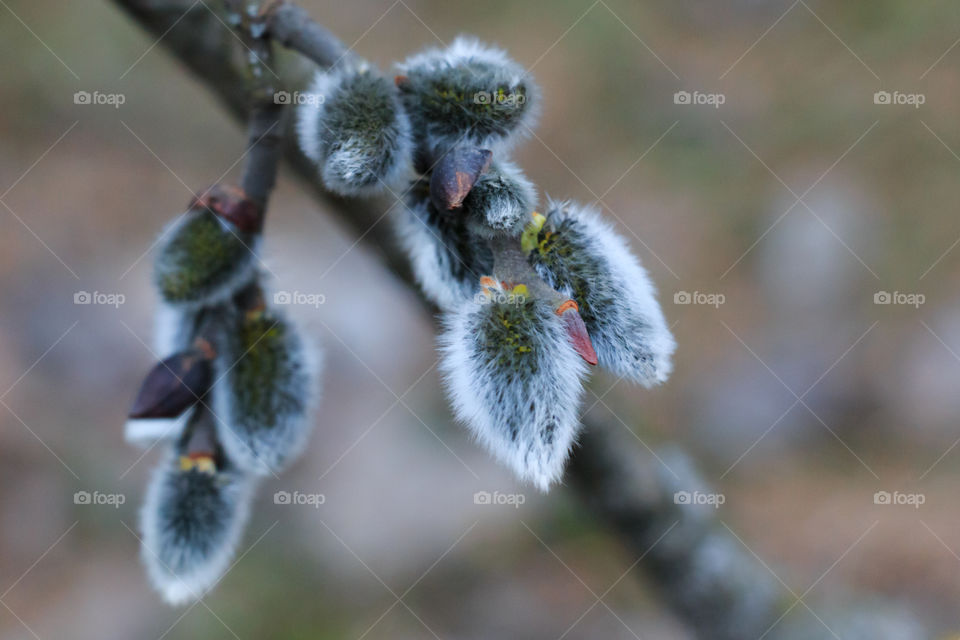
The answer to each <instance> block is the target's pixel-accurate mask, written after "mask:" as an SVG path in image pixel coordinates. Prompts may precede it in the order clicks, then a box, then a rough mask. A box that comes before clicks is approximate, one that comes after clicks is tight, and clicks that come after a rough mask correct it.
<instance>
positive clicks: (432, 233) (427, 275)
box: [392, 200, 493, 310]
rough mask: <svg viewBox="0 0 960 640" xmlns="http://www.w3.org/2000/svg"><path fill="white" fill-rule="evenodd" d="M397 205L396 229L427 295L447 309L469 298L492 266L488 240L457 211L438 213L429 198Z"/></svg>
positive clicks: (421, 287)
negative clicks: (477, 234)
mask: <svg viewBox="0 0 960 640" xmlns="http://www.w3.org/2000/svg"><path fill="white" fill-rule="evenodd" d="M397 209H398V211H397V212H396V213H395V215H394V216H392V222H393V225H394V231H395V233H396V235H397V237H398V239H399V241H400V244H401V246H402V247H403V249H404V251H405V252H406V254H407V256H408V259H409V260H410V266H411V268H412V269H413V274H414V277H415V278H416V280H417V284H419V285H420V289H421V290H422V291H423V293H424V295H425V296H426V297H427V299H428V300H430V301H431V302H433V303H434V304H435V305H437V306H438V307H440V308H441V309H444V310H447V309H455V308H457V307H458V306H459V305H461V304H462V303H463V302H465V301H466V300H469V299H470V298H471V297H472V296H473V295H474V294H475V293H476V292H477V291H478V290H479V283H480V276H481V275H483V274H484V273H488V272H489V271H490V270H491V269H492V268H493V257H492V254H491V253H490V250H489V248H488V247H487V245H486V242H485V241H483V240H482V239H481V238H477V237H473V236H471V234H469V232H468V229H467V228H466V221H465V220H463V218H462V217H457V215H458V214H453V215H450V214H445V213H438V212H437V211H436V210H435V209H434V208H433V205H431V204H430V203H429V201H426V200H411V201H410V202H408V203H405V204H403V205H398V206H397ZM441 216H443V217H441Z"/></svg>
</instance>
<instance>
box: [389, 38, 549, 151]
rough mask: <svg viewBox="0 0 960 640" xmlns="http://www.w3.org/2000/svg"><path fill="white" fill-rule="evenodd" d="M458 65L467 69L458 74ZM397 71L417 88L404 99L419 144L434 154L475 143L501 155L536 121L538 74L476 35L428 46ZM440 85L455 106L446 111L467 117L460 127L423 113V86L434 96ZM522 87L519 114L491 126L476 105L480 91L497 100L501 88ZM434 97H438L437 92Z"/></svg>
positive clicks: (459, 67) (400, 65) (510, 89)
mask: <svg viewBox="0 0 960 640" xmlns="http://www.w3.org/2000/svg"><path fill="white" fill-rule="evenodd" d="M458 70H466V71H467V73H466V74H462V73H457V71H458ZM397 73H398V74H400V75H401V76H404V77H407V78H408V79H409V80H410V81H411V85H412V87H414V88H413V89H412V90H413V94H412V95H409V96H407V97H406V98H405V104H406V105H407V108H408V112H409V113H410V116H411V120H412V121H413V124H414V130H415V135H416V136H418V140H417V142H418V144H419V145H421V147H422V148H425V149H426V150H427V151H428V152H430V153H432V154H436V153H438V152H444V151H446V150H448V149H450V148H451V147H452V146H454V145H456V144H470V145H474V146H477V147H480V148H483V149H490V150H491V151H493V153H494V157H499V156H500V155H502V154H504V153H506V152H507V151H509V149H510V148H511V147H512V146H513V144H514V143H516V142H517V141H518V140H519V139H522V138H525V137H526V136H527V135H528V134H529V132H530V130H531V129H532V127H533V126H534V124H535V123H536V120H537V116H538V111H539V105H540V100H539V89H538V88H537V85H536V83H534V81H533V78H532V77H531V76H530V75H529V74H528V73H527V71H526V69H524V68H523V67H522V66H521V65H519V64H517V63H516V62H515V61H514V60H512V59H511V58H510V57H509V56H508V55H507V54H506V52H505V51H503V50H502V49H499V48H497V47H493V46H490V45H488V44H485V43H482V42H480V41H479V40H477V39H476V38H473V37H470V36H464V35H460V36H457V37H456V38H455V39H454V40H453V42H452V43H450V46H449V47H447V48H445V49H438V48H435V47H431V48H428V49H425V50H424V51H421V52H419V53H417V54H414V55H413V56H410V57H409V58H407V59H406V60H405V61H403V62H402V63H399V64H398V65H397ZM421 83H422V84H421ZM438 86H441V87H444V88H445V89H446V91H447V93H446V95H447V96H449V97H448V98H445V99H446V100H447V101H448V102H450V103H451V104H450V107H451V108H450V109H449V110H448V111H446V113H452V114H455V115H457V116H459V117H463V118H466V119H465V120H462V121H458V122H459V126H450V125H451V123H450V122H441V121H438V120H437V119H435V118H432V117H430V115H429V114H426V113H424V112H423V106H424V101H423V99H422V98H420V97H418V95H417V93H418V91H420V90H422V91H426V92H430V93H431V95H432V94H433V92H434V91H435V88H436V87H438ZM416 87H420V89H417V88H416ZM520 87H522V90H523V101H522V103H520V105H519V108H517V109H516V110H514V111H513V113H514V116H515V117H513V118H512V119H511V120H510V121H508V122H501V123H500V124H496V125H492V126H490V125H491V124H492V121H491V120H489V119H488V117H489V116H485V115H484V111H485V110H484V109H481V108H477V107H480V106H482V105H478V104H477V102H476V101H477V100H478V99H479V98H480V96H484V97H485V98H488V99H494V98H493V96H495V94H496V92H497V91H498V89H506V90H507V91H512V90H514V89H518V88H520ZM429 102H431V103H438V102H439V101H437V100H436V98H435V96H434V97H431V100H430V101H429ZM502 107H503V105H498V106H497V108H502ZM487 113H489V112H487ZM471 114H472V115H471ZM420 136H422V139H420V138H419V137H420Z"/></svg>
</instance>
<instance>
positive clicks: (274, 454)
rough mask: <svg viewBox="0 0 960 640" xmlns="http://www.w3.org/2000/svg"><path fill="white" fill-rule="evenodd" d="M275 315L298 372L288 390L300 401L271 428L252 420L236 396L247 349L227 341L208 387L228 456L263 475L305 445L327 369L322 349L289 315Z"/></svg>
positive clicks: (281, 465)
mask: <svg viewBox="0 0 960 640" xmlns="http://www.w3.org/2000/svg"><path fill="white" fill-rule="evenodd" d="M271 315H272V316H273V317H274V318H275V319H277V320H278V321H279V322H282V323H285V324H286V325H287V329H286V331H287V335H286V344H285V346H286V349H287V351H288V353H289V357H290V359H291V361H292V362H293V363H294V365H293V369H294V373H293V375H292V379H291V380H290V381H289V383H290V387H289V388H287V389H284V392H285V393H286V394H289V395H290V396H291V397H296V398H297V399H298V400H299V402H300V404H299V406H297V407H293V408H291V407H287V409H289V410H288V411H286V412H285V413H282V414H279V413H278V414H277V415H276V420H277V421H278V422H277V424H275V425H274V426H273V427H270V428H263V427H262V426H261V425H259V424H255V423H251V422H250V416H248V415H246V414H245V412H243V411H241V410H238V408H237V402H236V399H235V397H234V393H242V390H237V389H236V388H235V382H234V378H233V373H234V372H235V371H236V366H235V365H236V363H237V362H238V361H239V359H240V358H243V357H245V356H246V354H243V353H234V352H233V351H232V350H230V349H229V348H226V346H225V347H224V348H223V349H221V350H220V352H219V353H218V354H217V357H216V358H215V359H214V367H213V371H214V380H216V381H217V382H216V383H215V384H214V386H213V388H212V390H211V392H210V394H211V395H212V397H213V401H212V407H213V412H214V416H215V418H214V420H215V422H216V429H217V438H218V439H219V440H220V443H221V444H222V446H223V449H224V451H225V452H226V453H227V457H228V458H229V459H230V460H231V461H232V462H233V463H234V464H236V465H237V466H238V467H240V468H241V469H243V470H244V471H248V472H250V473H254V474H256V475H261V476H266V475H273V474H275V473H277V472H279V471H280V470H282V469H283V468H284V467H286V466H287V465H289V464H290V463H291V462H293V460H295V459H296V458H297V456H299V455H300V453H301V452H302V451H303V449H304V448H305V446H306V442H307V440H308V438H309V437H310V433H311V431H312V428H313V409H314V408H315V407H316V405H317V403H318V402H319V396H320V385H319V382H318V380H319V375H320V372H321V370H322V368H323V356H322V352H321V351H320V350H319V349H318V348H316V347H315V345H314V344H312V342H311V341H310V340H309V339H307V338H305V337H304V336H303V334H302V333H301V332H300V331H298V329H297V327H296V326H295V325H294V324H293V323H292V322H291V321H290V320H289V319H288V318H286V317H285V316H283V315H281V314H280V313H278V312H276V311H271Z"/></svg>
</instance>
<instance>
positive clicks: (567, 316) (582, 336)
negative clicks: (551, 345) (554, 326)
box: [556, 300, 598, 366]
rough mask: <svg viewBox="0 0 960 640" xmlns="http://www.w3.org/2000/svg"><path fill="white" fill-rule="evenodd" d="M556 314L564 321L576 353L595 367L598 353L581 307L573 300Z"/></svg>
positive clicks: (567, 302)
mask: <svg viewBox="0 0 960 640" xmlns="http://www.w3.org/2000/svg"><path fill="white" fill-rule="evenodd" d="M556 313H557V315H558V316H560V319H561V320H563V326H564V328H566V330H567V336H569V338H570V344H572V345H573V349H574V351H576V352H577V354H578V355H579V356H580V357H581V358H583V360H584V362H586V363H587V364H589V365H592V366H595V365H596V364H597V361H598V360H597V352H596V351H594V349H593V342H592V341H591V340H590V334H589V333H587V325H586V324H584V322H583V318H582V317H580V307H578V306H577V303H576V302H574V301H573V300H567V301H566V302H564V303H563V304H561V305H560V306H559V307H558V308H557V312H556Z"/></svg>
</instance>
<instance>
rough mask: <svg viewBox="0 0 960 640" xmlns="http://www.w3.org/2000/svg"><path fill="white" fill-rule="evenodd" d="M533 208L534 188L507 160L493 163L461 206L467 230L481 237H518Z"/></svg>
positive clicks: (515, 166)
mask: <svg viewBox="0 0 960 640" xmlns="http://www.w3.org/2000/svg"><path fill="white" fill-rule="evenodd" d="M536 208H537V188H536V187H535V186H534V185H533V183H532V182H530V180H528V179H527V176H526V175H524V173H523V171H522V170H521V169H520V167H518V166H517V165H516V164H514V163H513V162H511V161H510V160H507V159H500V160H498V161H496V162H494V164H493V166H491V167H490V170H489V171H488V172H487V173H485V174H483V175H481V176H480V178H479V179H478V180H477V182H476V183H475V184H474V185H473V188H472V189H471V190H470V193H469V194H467V197H466V199H464V202H463V213H464V214H466V215H467V216H468V219H469V220H470V223H471V230H473V231H475V232H476V233H477V234H479V235H481V236H483V237H491V236H493V235H495V234H508V235H519V234H520V232H522V231H523V227H524V225H525V224H526V222H527V220H529V218H530V213H531V212H533V211H534V210H535V209H536ZM453 215H458V213H457V212H455V213H454V214H453Z"/></svg>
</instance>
